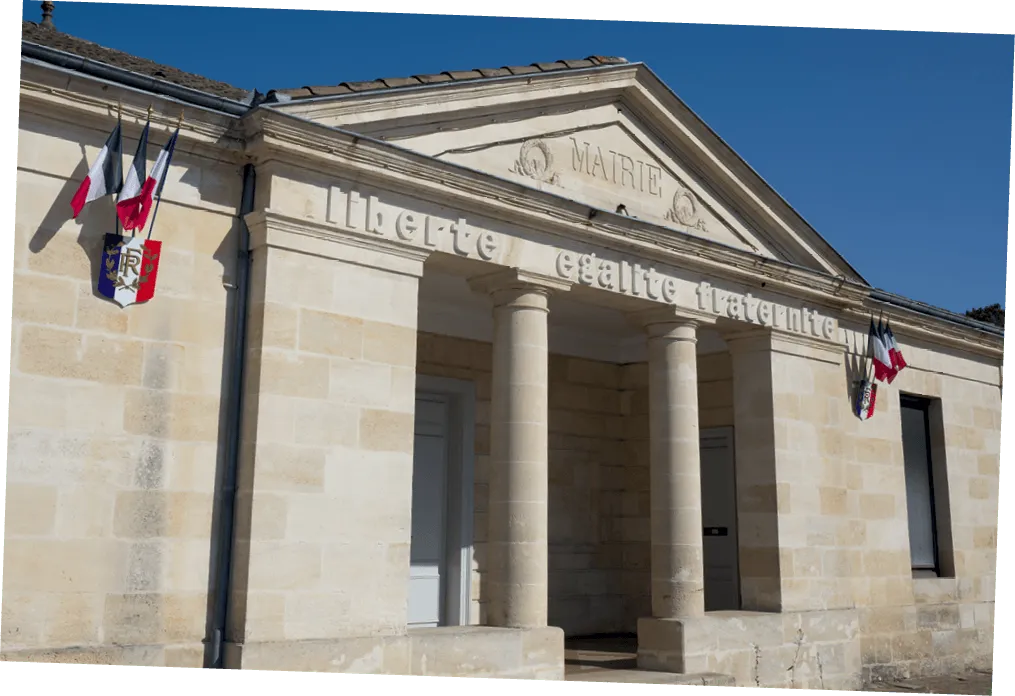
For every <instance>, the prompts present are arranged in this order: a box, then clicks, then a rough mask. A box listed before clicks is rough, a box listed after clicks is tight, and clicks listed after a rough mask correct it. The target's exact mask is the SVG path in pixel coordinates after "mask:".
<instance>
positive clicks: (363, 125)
mask: <svg viewBox="0 0 1015 696" xmlns="http://www.w3.org/2000/svg"><path fill="white" fill-rule="evenodd" d="M149 106H152V113H153V115H152V130H151V136H150V137H151V142H152V143H153V146H152V156H154V153H155V149H154V148H155V147H156V146H159V145H161V144H162V143H163V142H164V141H165V139H166V138H168V135H169V133H171V132H172V130H173V128H174V127H175V125H176V123H177V119H178V116H179V115H180V113H181V112H182V113H183V115H184V120H183V125H182V128H181V132H180V137H179V142H178V145H177V149H176V154H175V155H174V159H173V162H172V166H171V168H170V171H169V175H168V179H167V183H166V188H165V190H164V200H162V201H161V202H165V203H166V205H165V206H161V209H160V212H159V213H158V219H157V226H156V227H155V228H154V234H153V238H154V239H158V240H159V241H161V242H162V252H161V260H160V265H159V269H158V280H157V288H156V292H155V296H154V298H153V299H151V300H150V301H148V302H146V303H143V304H136V305H132V306H129V307H126V308H122V309H121V308H120V307H118V306H117V305H115V304H113V303H111V302H109V301H108V300H107V299H106V298H104V297H102V296H101V295H100V294H99V293H98V292H97V291H96V287H97V281H98V276H99V274H100V272H101V269H100V259H101V256H102V250H103V235H105V234H106V233H109V232H113V231H114V230H113V221H114V217H113V208H112V202H111V201H110V200H109V199H103V200H100V201H98V202H96V203H93V204H91V205H90V206H89V207H88V208H86V209H85V211H84V212H83V213H82V214H81V215H80V216H79V217H78V218H77V219H76V220H75V219H72V218H71V209H70V204H69V203H70V199H71V196H72V195H73V193H74V191H75V190H76V188H77V186H78V184H79V183H80V181H81V180H82V179H83V177H84V175H85V173H86V172H87V168H88V165H89V163H91V162H92V161H94V159H95V156H96V153H97V152H98V151H99V149H100V148H101V147H102V145H103V142H104V141H105V138H106V135H107V134H108V133H109V131H110V130H111V129H112V128H113V126H114V125H115V123H116V119H117V113H118V109H122V122H123V129H124V148H123V149H124V152H125V155H124V158H125V166H126V165H127V164H129V159H128V158H129V157H130V156H132V154H133V152H134V147H135V144H136V139H137V138H138V137H139V135H140V132H141V128H142V127H143V125H144V123H145V119H146V112H147V110H148V107H149ZM19 129H20V130H19V148H18V175H17V213H16V215H17V223H16V229H15V235H14V236H15V253H14V269H13V273H14V312H13V317H12V358H11V392H10V393H11V396H10V422H9V441H8V464H7V502H6V510H7V513H6V520H5V541H4V560H3V563H4V565H3V615H2V641H0V656H2V657H3V659H6V660H44V661H60V662H64V661H73V662H92V663H109V664H143V665H174V666H193V667H201V666H215V667H226V668H243V669H284V670H321V671H344V672H369V673H390V674H414V675H427V674H431V675H459V676H505V677H522V678H543V679H559V678H561V677H562V676H563V669H564V658H563V652H564V640H565V636H587V635H595V634H609V633H637V636H638V660H639V665H640V666H641V667H642V668H644V669H649V670H663V671H671V672H678V673H686V674H705V673H719V674H724V675H729V676H732V677H733V678H734V679H735V680H736V683H737V684H740V685H761V686H787V687H808V688H847V689H848V688H857V687H858V686H859V685H860V684H861V682H862V681H864V680H870V679H877V678H880V677H886V676H907V675H917V674H931V673H934V672H938V671H944V670H950V669H955V668H958V667H963V666H986V665H989V664H990V663H991V660H992V652H993V602H994V591H995V587H994V571H995V549H996V537H997V534H996V531H997V504H998V502H997V501H998V498H997V480H998V467H999V440H1000V426H1001V361H1002V351H1003V334H1002V332H1000V331H999V330H996V329H994V328H993V327H990V326H987V325H983V324H979V323H977V322H974V321H971V320H968V319H966V318H964V317H960V316H957V315H953V314H950V313H948V312H945V311H943V310H937V309H934V308H932V307H928V306H926V305H922V304H920V303H918V302H913V301H910V300H906V299H904V298H900V297H897V296H894V295H890V294H887V293H883V292H880V291H877V290H876V289H874V288H872V287H871V286H870V285H869V284H868V283H867V282H866V281H865V280H864V279H863V278H862V277H861V275H860V274H859V273H858V272H857V271H856V270H855V269H853V268H852V267H851V266H850V265H849V264H848V263H847V262H846V261H845V260H844V259H843V258H842V257H841V256H840V255H839V254H838V253H836V252H835V250H834V249H832V248H831V246H829V244H828V243H827V242H826V241H824V240H823V239H822V238H821V237H820V236H819V235H818V233H817V232H816V231H815V230H813V229H812V228H811V227H810V226H809V225H808V224H807V223H806V222H805V221H804V220H803V219H802V218H801V217H800V216H799V215H798V214H797V213H796V212H795V211H794V210H793V208H791V207H790V205H789V204H788V203H787V202H786V201H784V200H783V199H781V198H780V197H779V196H778V195H777V194H776V193H775V192H774V191H772V190H771V189H770V188H769V187H768V186H767V185H766V184H765V183H764V182H763V181H762V180H761V178H760V177H759V176H758V175H757V174H756V173H755V172H754V171H753V170H751V169H750V168H749V167H748V165H747V164H746V163H745V162H743V160H741V159H740V158H739V157H738V156H737V154H736V153H735V152H733V151H732V150H731V149H730V148H729V147H728V146H727V145H726V144H725V143H724V142H723V141H722V140H721V139H720V138H719V136H717V135H716V134H715V133H713V132H712V131H711V130H710V129H709V128H708V127H707V126H706V125H705V124H704V123H703V122H702V121H701V120H700V119H699V118H698V117H697V116H695V115H694V113H692V112H691V111H690V109H689V108H688V107H687V106H686V105H685V104H684V103H683V102H682V101H680V99H679V98H678V97H677V96H676V95H674V94H673V93H672V92H671V91H670V90H669V89H668V88H667V86H666V85H664V84H663V83H661V82H660V81H659V79H658V78H657V77H656V76H655V75H654V74H653V73H652V72H651V71H650V70H649V69H648V67H646V66H645V65H642V64H639V63H628V62H626V61H623V60H622V59H605V58H595V57H594V58H590V59H586V60H581V61H562V62H558V63H550V64H536V65H533V66H524V67H515V68H501V69H495V70H482V71H468V72H464V73H453V72H452V73H443V74H441V75H429V76H418V77H414V78H406V79H400V80H383V81H377V82H374V83H343V84H341V85H337V86H330V87H315V88H302V89H299V90H289V91H285V90H282V91H275V92H270V93H269V94H268V95H267V98H263V97H261V96H260V95H255V97H254V98H253V99H251V98H248V97H246V96H245V95H244V93H243V92H242V91H241V90H237V89H235V88H232V87H230V86H228V85H221V84H219V83H214V82H212V81H209V80H205V79H204V78H200V77H199V76H193V75H187V74H185V73H181V72H179V71H174V70H173V69H172V68H168V67H165V66H155V65H150V64H148V63H146V62H144V61H141V60H140V59H136V58H134V57H131V56H124V55H123V54H119V53H117V52H115V51H111V50H109V49H105V48H102V47H99V46H95V45H94V44H89V43H87V42H83V41H80V40H78V39H75V38H74V37H68V36H66V35H63V34H60V33H58V32H56V31H55V30H53V29H48V28H42V27H38V26H36V25H34V24H31V23H25V25H24V41H23V44H22V77H21V94H20V126H19ZM872 314H873V315H874V316H875V317H878V316H880V315H882V314H883V315H884V316H886V317H887V318H889V319H890V321H891V327H892V329H893V331H894V333H895V335H896V337H897V339H898V340H899V343H900V344H901V347H902V349H903V352H904V355H905V358H906V360H907V362H908V364H909V367H908V368H907V369H905V370H903V371H902V372H901V373H900V374H899V376H898V378H897V379H896V380H895V381H894V382H893V383H891V384H887V383H881V384H879V385H878V393H877V400H876V410H875V414H874V416H873V418H871V419H869V420H866V421H861V420H860V419H858V418H857V417H856V415H855V414H854V412H853V399H854V396H855V387H856V382H857V380H858V379H860V378H861V377H862V375H863V371H864V369H865V362H864V356H865V354H866V351H867V345H866V339H867V331H868V327H869V322H870V317H871V315H872Z"/></svg>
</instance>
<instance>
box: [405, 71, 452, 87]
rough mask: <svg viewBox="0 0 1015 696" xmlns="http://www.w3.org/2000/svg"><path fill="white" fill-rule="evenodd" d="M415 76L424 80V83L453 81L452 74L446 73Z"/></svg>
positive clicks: (421, 80)
mask: <svg viewBox="0 0 1015 696" xmlns="http://www.w3.org/2000/svg"><path fill="white" fill-rule="evenodd" d="M413 77H415V78H416V79H417V80H419V81H420V82H422V83H423V84H424V85H429V84H433V83H435V82H451V76H450V75H447V74H445V73H437V74H436V75H413Z"/></svg>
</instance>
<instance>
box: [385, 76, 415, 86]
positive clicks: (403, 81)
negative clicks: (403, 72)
mask: <svg viewBox="0 0 1015 696" xmlns="http://www.w3.org/2000/svg"><path fill="white" fill-rule="evenodd" d="M378 82H383V83H384V84H385V85H387V86H388V87H415V86H417V85H419V84H420V81H419V80H417V79H416V78H415V77H382V78H381V79H380V80H378Z"/></svg>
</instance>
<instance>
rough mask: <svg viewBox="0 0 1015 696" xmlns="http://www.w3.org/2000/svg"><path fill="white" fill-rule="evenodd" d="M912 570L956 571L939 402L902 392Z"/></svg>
mask: <svg viewBox="0 0 1015 696" xmlns="http://www.w3.org/2000/svg"><path fill="white" fill-rule="evenodd" d="M900 406H901V409H900V410H901V412H902V453H903V458H904V460H905V470H906V507H907V509H908V512H909V554H910V558H911V559H912V563H913V575H914V576H916V577H919V576H931V577H934V576H938V577H940V576H951V575H954V568H953V562H952V558H951V533H950V531H951V528H950V525H949V522H948V519H949V515H948V482H947V476H946V474H945V466H944V465H945V459H944V455H945V449H944V422H943V418H942V413H941V402H940V400H938V399H926V398H921V397H917V396H911V395H909V394H901V395H900Z"/></svg>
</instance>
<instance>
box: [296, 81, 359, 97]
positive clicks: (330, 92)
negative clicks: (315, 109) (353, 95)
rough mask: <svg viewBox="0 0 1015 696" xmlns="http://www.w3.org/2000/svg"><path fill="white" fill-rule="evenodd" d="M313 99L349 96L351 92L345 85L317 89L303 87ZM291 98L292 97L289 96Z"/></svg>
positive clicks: (321, 86)
mask: <svg viewBox="0 0 1015 696" xmlns="http://www.w3.org/2000/svg"><path fill="white" fill-rule="evenodd" d="M304 89H306V90H308V91H309V92H310V94H311V95H313V96H315V97H331V96H334V95H336V94H349V93H350V92H352V90H351V89H349V88H348V87H347V86H346V85H344V84H342V85H320V86H317V87H305V88H304ZM290 96H292V95H290Z"/></svg>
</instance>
